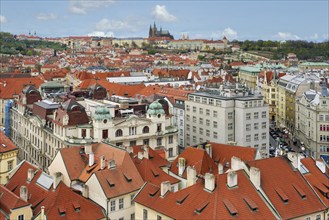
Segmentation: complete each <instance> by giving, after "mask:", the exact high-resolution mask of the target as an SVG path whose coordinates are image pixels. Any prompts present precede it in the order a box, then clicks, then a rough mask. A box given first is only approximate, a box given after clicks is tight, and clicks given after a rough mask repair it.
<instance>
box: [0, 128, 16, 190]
mask: <svg viewBox="0 0 329 220" xmlns="http://www.w3.org/2000/svg"><path fill="white" fill-rule="evenodd" d="M17 154H18V148H17V147H16V146H15V144H14V143H13V142H12V141H11V140H10V139H9V138H8V137H7V136H6V135H5V134H4V133H3V132H2V131H0V184H3V185H4V184H6V183H7V181H8V179H9V172H10V171H11V170H12V169H14V167H15V166H16V164H17Z"/></svg>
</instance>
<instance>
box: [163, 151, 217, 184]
mask: <svg viewBox="0 0 329 220" xmlns="http://www.w3.org/2000/svg"><path fill="white" fill-rule="evenodd" d="M181 157H182V158H184V159H185V168H187V167H188V166H191V167H194V168H195V170H196V173H197V174H201V175H204V174H205V173H213V174H217V173H218V167H217V165H216V164H215V162H214V161H213V160H212V159H211V157H210V156H209V155H208V153H207V152H206V151H205V150H204V149H200V148H193V147H187V148H186V149H185V150H184V151H183V152H182V153H181V154H180V155H178V157H177V158H176V159H175V160H174V161H173V162H172V163H171V167H170V171H171V172H173V173H175V174H176V175H178V160H179V158H181ZM186 175H187V171H186V169H185V170H184V173H183V175H182V176H183V177H184V178H186Z"/></svg>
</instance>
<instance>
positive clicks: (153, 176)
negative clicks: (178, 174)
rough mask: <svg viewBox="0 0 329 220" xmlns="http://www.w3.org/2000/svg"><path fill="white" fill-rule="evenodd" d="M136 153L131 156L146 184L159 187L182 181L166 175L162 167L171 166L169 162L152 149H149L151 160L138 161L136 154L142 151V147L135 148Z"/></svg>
mask: <svg viewBox="0 0 329 220" xmlns="http://www.w3.org/2000/svg"><path fill="white" fill-rule="evenodd" d="M133 149H134V153H132V154H131V155H130V156H131V158H132V159H133V161H134V164H135V166H136V168H137V170H138V172H139V173H140V175H141V177H142V178H143V180H144V182H150V183H153V184H155V185H157V186H160V185H161V183H162V182H165V181H169V182H170V183H171V184H175V183H178V182H179V181H180V180H179V179H176V178H175V177H172V176H170V175H169V174H167V173H165V172H164V171H163V170H162V169H161V168H160V167H163V166H166V165H168V164H169V162H168V161H167V160H165V159H164V158H162V157H161V156H160V155H158V154H157V152H155V151H154V150H153V149H152V148H150V147H149V148H148V154H149V159H147V158H142V159H138V157H137V156H136V154H138V152H139V151H144V150H141V148H140V146H134V147H133Z"/></svg>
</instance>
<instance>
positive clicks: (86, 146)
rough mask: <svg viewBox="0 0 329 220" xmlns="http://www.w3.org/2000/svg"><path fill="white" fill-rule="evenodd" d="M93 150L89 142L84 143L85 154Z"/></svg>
mask: <svg viewBox="0 0 329 220" xmlns="http://www.w3.org/2000/svg"><path fill="white" fill-rule="evenodd" d="M92 152H93V150H92V146H91V144H86V145H85V153H86V154H91V153H92Z"/></svg>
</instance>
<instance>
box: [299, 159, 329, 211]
mask: <svg viewBox="0 0 329 220" xmlns="http://www.w3.org/2000/svg"><path fill="white" fill-rule="evenodd" d="M301 162H302V164H303V165H304V166H305V167H306V168H307V169H308V171H309V173H305V174H304V177H305V178H306V180H307V181H308V182H309V183H310V184H311V186H312V187H313V189H314V191H315V192H316V193H317V194H318V196H319V197H320V198H321V200H322V201H323V202H324V203H325V204H326V206H327V207H329V179H328V177H327V176H326V175H325V174H324V173H322V172H321V171H320V169H319V168H318V167H317V166H316V162H315V161H314V160H313V158H311V157H307V158H304V159H302V160H301ZM325 194H327V197H326V196H325Z"/></svg>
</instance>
